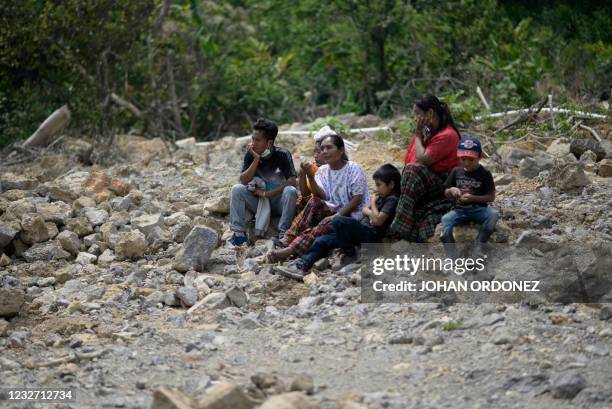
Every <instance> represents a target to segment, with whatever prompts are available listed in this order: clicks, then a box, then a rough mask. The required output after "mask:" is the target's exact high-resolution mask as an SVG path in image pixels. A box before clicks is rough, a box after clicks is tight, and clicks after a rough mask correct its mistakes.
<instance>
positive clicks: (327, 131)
mask: <svg viewBox="0 0 612 409" xmlns="http://www.w3.org/2000/svg"><path fill="white" fill-rule="evenodd" d="M330 135H338V134H337V133H336V132H335V131H334V130H333V129H331V128H330V127H329V125H325V126H324V127H323V128H321V129H319V130H318V131H317V133H315V134H314V140H315V143H319V142H321V141H322V140H323V139H325V138H326V137H328V136H330Z"/></svg>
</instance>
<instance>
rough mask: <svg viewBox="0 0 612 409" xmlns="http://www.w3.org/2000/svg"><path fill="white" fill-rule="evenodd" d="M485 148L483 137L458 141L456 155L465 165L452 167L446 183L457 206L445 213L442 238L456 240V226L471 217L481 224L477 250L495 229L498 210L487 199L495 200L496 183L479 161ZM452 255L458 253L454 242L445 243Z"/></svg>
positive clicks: (469, 220) (450, 197)
mask: <svg viewBox="0 0 612 409" xmlns="http://www.w3.org/2000/svg"><path fill="white" fill-rule="evenodd" d="M481 154H482V148H481V146H480V141H479V140H478V139H476V138H473V137H464V138H462V139H461V141H460V142H459V146H458V149H457V156H458V157H459V158H460V159H461V163H462V166H458V167H456V168H455V169H453V170H452V171H451V173H450V174H449V175H448V178H447V179H446V182H445V183H444V188H445V190H444V195H445V196H446V197H447V198H449V199H452V200H455V201H456V205H455V209H454V210H451V211H450V212H448V213H446V214H445V215H444V217H442V241H443V242H444V243H454V242H455V239H454V237H453V227H455V226H456V225H460V224H466V223H469V222H471V221H473V222H476V223H478V224H480V231H479V232H478V237H477V238H476V248H475V249H474V250H475V251H476V252H478V251H479V250H480V244H481V243H486V242H487V240H488V239H489V237H490V236H491V234H492V233H493V231H494V230H495V223H497V219H498V218H499V213H498V212H497V210H495V209H494V208H492V207H489V206H488V205H487V203H490V202H493V201H494V200H495V183H494V182H493V176H492V175H491V172H489V171H488V170H487V169H485V168H484V167H483V166H482V165H481V164H480V156H481ZM446 248H447V252H448V253H449V255H452V256H454V255H455V253H456V250H455V247H454V244H450V245H447V246H446Z"/></svg>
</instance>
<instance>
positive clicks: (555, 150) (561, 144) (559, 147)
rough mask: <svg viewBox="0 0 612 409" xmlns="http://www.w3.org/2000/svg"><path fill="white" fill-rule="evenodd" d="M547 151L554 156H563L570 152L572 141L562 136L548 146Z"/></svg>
mask: <svg viewBox="0 0 612 409" xmlns="http://www.w3.org/2000/svg"><path fill="white" fill-rule="evenodd" d="M546 153H548V154H549V155H552V156H556V157H559V158H563V157H565V156H567V154H568V153H570V143H569V142H567V141H565V140H564V139H562V138H557V139H555V140H554V141H552V143H551V144H550V145H549V146H548V148H547V149H546Z"/></svg>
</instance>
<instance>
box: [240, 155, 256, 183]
mask: <svg viewBox="0 0 612 409" xmlns="http://www.w3.org/2000/svg"><path fill="white" fill-rule="evenodd" d="M257 166H259V157H255V158H254V159H253V162H251V166H249V167H248V168H247V170H245V171H244V172H242V173H241V174H240V183H242V184H243V185H246V184H247V183H249V182H250V181H251V180H252V179H253V178H254V177H255V173H256V172H257Z"/></svg>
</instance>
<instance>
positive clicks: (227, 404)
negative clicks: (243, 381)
mask: <svg viewBox="0 0 612 409" xmlns="http://www.w3.org/2000/svg"><path fill="white" fill-rule="evenodd" d="M255 405H256V403H255V402H254V401H252V400H251V399H249V398H248V397H247V396H246V395H245V393H244V392H243V391H242V389H241V388H240V387H239V386H238V385H234V384H231V383H227V382H222V383H218V384H216V385H215V386H213V387H211V388H210V389H208V390H207V391H206V395H204V396H203V397H201V398H200V399H198V401H197V404H196V405H194V406H195V407H197V408H198V409H221V408H232V409H252V408H253V407H255ZM165 407H171V406H165ZM186 407H187V406H185V408H186ZM262 408H263V406H262ZM275 408H277V409H280V407H275ZM289 408H290V407H288V408H287V409H289ZM296 408H297V407H296ZM159 409H161V407H160V408H159ZM299 409H310V408H308V407H299Z"/></svg>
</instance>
